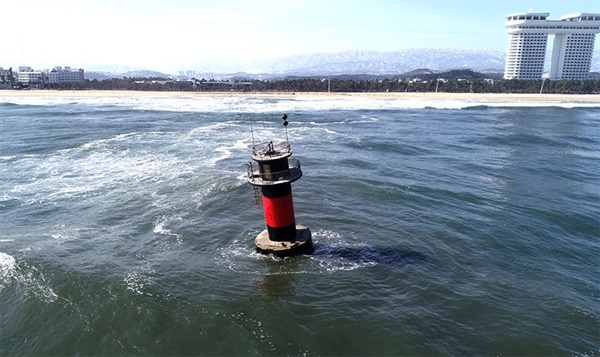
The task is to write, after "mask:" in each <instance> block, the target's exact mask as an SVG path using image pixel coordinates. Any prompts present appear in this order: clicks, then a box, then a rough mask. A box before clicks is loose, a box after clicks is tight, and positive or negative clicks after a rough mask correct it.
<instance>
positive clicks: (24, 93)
mask: <svg viewBox="0 0 600 357" xmlns="http://www.w3.org/2000/svg"><path fill="white" fill-rule="evenodd" d="M16 97H40V98H41V97H50V98H52V97H57V98H72V97H79V98H94V97H101V98H110V97H125V98H136V97H139V98H152V97H154V98H194V97H197V98H202V97H257V98H303V97H304V98H316V97H321V98H349V97H354V98H371V99H416V100H441V101H451V100H467V101H507V102H515V101H516V102H522V101H528V102H571V103H573V102H575V103H600V94H536V93H444V92H438V93H433V92H385V93H384V92H373V93H362V92H356V93H355V92H343V93H342V92H333V93H323V92H158V91H157V92H151V91H148V92H147V91H129V90H45V89H41V90H35V89H30V90H11V89H6V90H0V98H16Z"/></svg>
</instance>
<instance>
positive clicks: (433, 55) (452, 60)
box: [189, 48, 505, 76]
mask: <svg viewBox="0 0 600 357" xmlns="http://www.w3.org/2000/svg"><path fill="white" fill-rule="evenodd" d="M504 58H505V54H504V52H501V51H495V50H481V49H432V48H414V49H407V50H399V51H393V52H379V51H367V50H352V51H345V52H337V53H312V54H304V55H296V56H287V57H281V58H277V59H266V60H262V61H237V62H236V61H229V62H212V61H211V62H197V63H194V64H193V65H190V67H191V68H189V69H190V70H193V71H195V72H197V73H230V72H247V73H269V74H279V75H300V76H302V75H336V74H370V75H384V74H399V73H404V72H408V71H411V70H414V69H417V68H430V69H432V70H435V71H444V70H449V69H463V68H469V69H473V70H477V71H481V70H488V69H496V70H502V69H503V68H504Z"/></svg>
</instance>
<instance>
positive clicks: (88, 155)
mask: <svg viewBox="0 0 600 357" xmlns="http://www.w3.org/2000/svg"><path fill="white" fill-rule="evenodd" d="M148 135H152V134H149V133H140V134H122V135H118V136H116V137H113V138H110V139H101V140H96V141H93V142H90V143H86V144H84V145H82V146H80V147H76V148H69V149H65V150H61V151H58V152H56V153H54V154H53V155H51V156H37V157H27V158H22V159H20V160H19V162H18V163H16V164H15V167H19V170H20V172H23V173H24V175H26V176H24V177H21V178H20V179H21V182H19V183H15V184H14V185H12V187H9V188H8V190H7V192H8V193H10V196H9V197H7V198H18V199H21V200H22V201H23V203H24V204H25V205H31V204H36V203H52V202H56V200H59V199H65V198H67V199H68V198H72V197H85V198H87V197H93V196H94V195H97V194H100V193H102V192H104V191H105V189H106V188H110V187H114V186H115V185H122V184H123V183H127V184H136V183H138V182H151V183H152V182H162V181H165V180H167V181H168V180H172V179H174V178H177V177H181V176H182V175H186V174H189V173H190V172H194V170H195V167H192V166H191V164H188V163H186V162H183V161H181V160H180V159H179V158H178V157H176V156H175V155H174V154H172V153H160V152H151V151H148V150H144V147H141V148H140V147H138V146H136V145H137V143H138V142H139V140H141V139H143V138H144V137H146V136H148ZM160 135H164V133H161V134H160ZM148 140H153V139H148ZM156 140H158V139H156Z"/></svg>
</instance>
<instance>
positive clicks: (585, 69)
mask: <svg viewBox="0 0 600 357" xmlns="http://www.w3.org/2000/svg"><path fill="white" fill-rule="evenodd" d="M549 15H550V13H547V12H545V13H518V14H511V15H507V16H506V17H505V22H504V26H506V31H507V32H508V50H507V53H506V66H505V68H504V78H505V79H541V78H542V74H543V72H544V60H545V59H546V47H547V44H548V35H554V43H553V45H552V54H551V57H550V69H549V75H548V77H549V78H550V79H586V78H589V74H590V68H591V66H592V54H593V52H594V41H595V37H596V34H597V33H600V14H583V13H577V14H571V15H565V16H563V17H561V18H560V20H546V18H547V17H548V16H549Z"/></svg>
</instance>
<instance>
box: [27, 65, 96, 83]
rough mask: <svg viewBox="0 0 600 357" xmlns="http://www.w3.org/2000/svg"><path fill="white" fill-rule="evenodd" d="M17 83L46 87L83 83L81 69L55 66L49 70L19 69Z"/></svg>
mask: <svg viewBox="0 0 600 357" xmlns="http://www.w3.org/2000/svg"><path fill="white" fill-rule="evenodd" d="M18 81H19V83H22V84H24V85H38V84H41V85H47V84H50V85H52V84H60V83H83V82H84V71H83V69H80V68H78V69H73V68H71V67H62V66H56V67H54V68H53V69H51V70H47V69H46V70H41V71H38V70H34V69H33V68H31V67H29V66H20V67H19V76H18Z"/></svg>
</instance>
